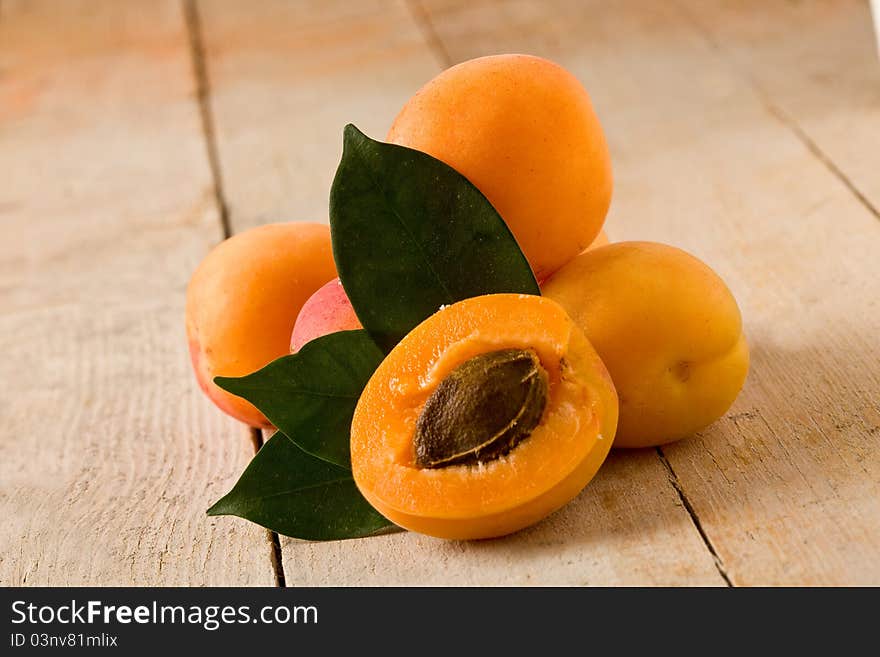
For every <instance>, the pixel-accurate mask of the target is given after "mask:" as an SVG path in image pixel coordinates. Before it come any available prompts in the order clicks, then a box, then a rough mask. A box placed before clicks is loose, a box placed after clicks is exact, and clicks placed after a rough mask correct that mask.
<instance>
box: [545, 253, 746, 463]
mask: <svg viewBox="0 0 880 657" xmlns="http://www.w3.org/2000/svg"><path fill="white" fill-rule="evenodd" d="M543 293H544V295H545V296H547V297H548V298H550V299H553V300H555V301H557V302H559V304H560V305H562V307H563V308H565V309H566V311H567V312H568V314H569V315H570V316H571V317H572V318H573V319H574V320H575V322H577V324H578V325H579V326H580V327H581V328H582V329H583V331H584V333H585V334H586V335H587V337H588V339H589V340H590V342H591V343H592V344H593V346H594V347H595V348H596V351H597V352H598V353H599V355H600V356H601V357H602V360H603V361H604V363H605V365H606V366H607V368H608V371H609V372H610V373H611V378H612V379H613V380H614V385H615V387H616V388H617V393H618V395H619V398H620V424H619V426H618V429H617V437H616V438H615V441H614V446H615V447H648V446H655V445H661V444H663V443H668V442H672V441H675V440H679V439H681V438H684V437H685V436H688V435H690V434H692V433H694V432H695V431H699V430H700V429H702V428H704V427H706V426H708V425H709V424H711V423H712V422H714V421H715V420H716V419H718V418H719V417H721V416H722V415H723V414H724V413H725V412H726V411H727V409H728V408H729V407H730V405H731V404H732V403H733V401H734V399H736V396H737V395H738V394H739V391H740V389H741V388H742V386H743V383H744V382H745V379H746V374H747V373H748V368H749V350H748V346H747V344H746V339H745V336H744V335H743V328H742V317H741V315H740V311H739V307H738V306H737V303H736V300H735V299H734V297H733V295H732V294H731V292H730V290H729V289H728V288H727V286H726V285H725V284H724V281H722V280H721V278H719V276H718V275H717V274H716V273H715V272H713V271H712V270H711V269H710V268H709V267H708V266H707V265H705V264H704V263H703V262H701V261H700V260H698V259H697V258H695V257H694V256H692V255H690V254H688V253H686V252H685V251H682V250H681V249H677V248H675V247H672V246H667V245H665V244H657V243H653V242H618V243H615V244H611V245H608V246H604V247H601V248H598V249H595V250H590V251H587V252H585V253H583V254H581V255H580V256H578V257H577V258H575V259H574V260H572V261H571V262H570V263H568V264H567V265H566V266H565V267H563V268H562V269H560V270H559V271H558V272H556V274H555V275H554V276H553V277H551V278H550V280H549V281H547V282H546V283H545V284H544V286H543Z"/></svg>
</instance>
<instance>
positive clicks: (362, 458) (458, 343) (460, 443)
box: [351, 294, 617, 539]
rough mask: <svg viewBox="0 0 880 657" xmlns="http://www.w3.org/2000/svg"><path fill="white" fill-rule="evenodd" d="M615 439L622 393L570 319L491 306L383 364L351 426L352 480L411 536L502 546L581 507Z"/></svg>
mask: <svg viewBox="0 0 880 657" xmlns="http://www.w3.org/2000/svg"><path fill="white" fill-rule="evenodd" d="M616 426H617V397H616V395H615V393H614V385H613V384H612V383H611V379H610V377H609V376H608V372H607V371H606V369H605V366H604V365H603V364H602V361H601V360H600V359H599V356H598V355H597V354H596V352H595V351H594V350H593V348H592V347H591V346H590V343H589V342H588V341H587V339H586V338H585V337H584V334H583V332H582V331H581V330H580V329H579V328H578V327H577V326H576V325H575V324H574V322H572V320H571V318H569V316H568V315H567V314H566V313H565V311H564V310H563V309H562V308H561V307H560V306H559V305H558V304H557V303H555V302H553V301H551V300H550V299H546V298H542V297H538V296H530V295H519V294H490V295H485V296H480V297H473V298H471V299H466V300H464V301H460V302H458V303H456V304H453V305H451V306H448V307H446V308H443V309H442V310H440V311H438V312H436V313H435V314H434V315H432V316H431V317H429V318H428V319H426V320H425V321H424V322H422V323H421V324H419V325H418V326H417V327H416V328H414V329H413V330H412V331H411V332H410V333H409V334H408V335H407V336H406V337H404V338H403V340H402V341H401V342H400V343H399V344H398V345H397V346H396V347H395V348H394V349H393V350H392V351H391V353H390V354H389V355H388V356H387V357H386V358H385V360H384V361H383V362H382V364H381V365H379V368H378V369H377V370H376V372H375V373H374V374H373V376H372V377H371V379H370V381H369V383H367V386H366V388H365V389H364V392H363V394H362V395H361V398H360V400H359V401H358V405H357V408H356V409H355V413H354V419H353V420H352V424H351V464H352V472H353V474H354V480H355V483H356V484H357V486H358V489H359V490H360V491H361V493H362V494H363V495H364V497H366V498H367V500H368V501H369V502H370V504H372V505H373V507H375V508H376V509H377V510H378V511H379V512H380V513H382V514H383V515H384V516H385V517H387V518H388V519H389V520H391V521H393V522H394V523H396V524H397V525H400V526H401V527H405V528H406V529H411V530H413V531H417V532H421V533H423V534H429V535H431V536H437V537H440V538H450V539H477V538H490V537H493V536H502V535H504V534H509V533H511V532H515V531H517V530H519V529H522V528H523V527H527V526H528V525H531V524H532V523H535V522H537V521H539V520H540V519H542V518H543V517H545V516H547V515H548V514H550V513H552V512H553V511H555V510H556V509H558V508H559V507H561V506H562V505H564V504H565V503H566V502H568V501H569V500H571V499H572V498H573V497H575V496H576V495H577V494H578V493H579V492H580V491H581V489H583V487H584V486H586V485H587V483H588V482H589V481H590V480H591V479H592V478H593V476H594V475H595V474H596V472H597V470H598V469H599V466H600V465H601V464H602V462H603V461H604V460H605V457H606V456H607V454H608V451H609V449H610V447H611V443H612V441H613V439H614V431H615V428H616Z"/></svg>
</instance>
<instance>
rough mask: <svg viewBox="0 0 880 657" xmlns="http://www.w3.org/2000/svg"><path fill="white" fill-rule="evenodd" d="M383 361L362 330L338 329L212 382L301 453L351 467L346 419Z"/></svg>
mask: <svg viewBox="0 0 880 657" xmlns="http://www.w3.org/2000/svg"><path fill="white" fill-rule="evenodd" d="M382 358H383V355H382V352H381V351H380V350H379V348H378V347H377V346H376V344H375V343H374V342H373V341H372V340H371V339H370V336H369V335H367V333H366V331H363V330H358V331H339V332H337V333H331V334H330V335H325V336H324V337H321V338H317V339H315V340H312V341H311V342H309V343H307V344H306V345H304V346H303V348H302V349H300V350H299V351H298V352H297V353H295V354H292V355H290V356H282V357H281V358H279V359H277V360H274V361H272V362H271V363H269V364H268V365H266V366H265V367H264V368H262V369H260V370H257V371H256V372H254V373H253V374H249V375H247V376H243V377H238V378H233V377H222V376H218V377H216V378H215V379H214V382H215V383H216V384H217V385H218V386H220V387H221V388H223V389H224V390H226V391H228V392H231V393H232V394H234V395H238V396H239V397H243V398H244V399H247V400H248V401H249V402H251V403H252V404H253V405H254V406H256V407H257V408H258V409H259V410H260V411H261V412H262V413H263V415H265V416H266V417H267V418H268V419H269V421H270V422H271V423H272V424H274V425H275V426H276V427H277V428H278V430H279V431H281V432H282V433H284V434H286V435H287V436H288V437H289V438H290V439H291V440H292V441H293V442H295V443H296V444H297V445H299V447H300V448H301V449H303V450H305V451H306V452H308V453H309V454H311V455H313V456H317V457H318V458H321V459H324V460H325V461H329V462H330V463H333V464H335V465H338V466H341V467H344V468H351V455H350V452H349V438H350V432H351V418H352V416H353V415H354V409H355V406H357V402H358V398H359V397H360V395H361V392H362V391H363V389H364V386H365V385H366V384H367V381H369V379H370V377H371V376H372V374H373V372H374V371H375V369H376V368H377V367H378V366H379V363H381V362H382Z"/></svg>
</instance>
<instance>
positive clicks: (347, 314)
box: [290, 278, 362, 353]
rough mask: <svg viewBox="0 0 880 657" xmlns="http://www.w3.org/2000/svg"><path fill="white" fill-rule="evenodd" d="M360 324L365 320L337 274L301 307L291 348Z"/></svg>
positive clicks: (294, 328)
mask: <svg viewBox="0 0 880 657" xmlns="http://www.w3.org/2000/svg"><path fill="white" fill-rule="evenodd" d="M359 328H362V327H361V322H360V320H359V319H358V317H357V315H356V314H355V312H354V308H352V307H351V302H350V301H349V300H348V295H346V294H345V289H344V288H343V287H342V283H340V282H339V279H338V278H334V279H333V280H332V281H330V282H329V283H327V284H326V285H324V286H323V287H321V288H320V289H319V290H318V291H317V292H315V293H314V294H313V295H312V296H310V297H309V299H308V301H306V302H305V304H304V305H303V307H302V310H300V311H299V315H298V316H297V318H296V323H295V324H294V325H293V333H292V334H291V336H290V351H291V352H292V353H296V352H297V351H299V350H300V349H301V348H302V346H303V345H304V344H305V343H306V342H311V341H312V340H314V339H315V338H320V337H322V336H324V335H328V334H330V333H335V332H336V331H353V330H355V329H359Z"/></svg>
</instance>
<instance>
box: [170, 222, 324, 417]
mask: <svg viewBox="0 0 880 657" xmlns="http://www.w3.org/2000/svg"><path fill="white" fill-rule="evenodd" d="M334 276H336V267H335V265H334V264H333V253H332V249H331V246H330V228H329V227H328V226H326V225H323V224H317V223H294V222H291V223H278V224H268V225H265V226H259V227H257V228H251V229H250V230H246V231H244V232H242V233H239V234H238V235H235V236H234V237H231V238H229V239H228V240H226V241H224V242H221V243H220V244H218V245H217V246H216V247H215V248H214V249H213V250H212V251H211V252H210V253H209V254H208V255H207V256H206V257H205V259H204V260H203V261H202V263H201V264H200V265H199V266H198V268H197V269H196V271H195V273H194V274H193V276H192V279H191V280H190V283H189V287H188V288H187V293H186V335H187V339H188V341H189V351H190V356H191V358H192V365H193V369H194V370H195V374H196V379H197V380H198V382H199V385H200V386H201V388H202V390H203V391H204V392H205V394H207V395H208V397H210V398H211V400H212V401H213V402H214V403H215V404H217V406H218V407H219V408H220V409H221V410H222V411H224V412H226V413H228V414H229V415H231V416H232V417H234V418H237V419H239V420H241V421H242V422H246V423H247V424H249V425H251V426H257V427H268V426H270V425H269V421H268V420H267V419H266V418H265V417H264V416H263V414H262V413H260V412H259V411H258V410H257V409H256V408H255V407H254V406H253V405H252V404H251V403H250V402H248V401H246V400H244V399H242V398H241V397H236V396H235V395H232V394H230V393H228V392H226V391H224V390H221V389H220V388H219V387H217V386H216V385H215V384H214V377H215V376H244V375H245V374H250V373H251V372H254V371H255V370H258V369H260V368H261V367H263V366H264V365H267V364H268V363H269V362H271V361H273V360H275V359H276V358H280V357H281V356H284V355H286V354H288V353H290V351H289V346H290V334H291V331H292V330H293V324H294V321H295V320H296V316H297V314H298V313H299V311H300V308H301V307H302V305H303V304H304V303H305V301H306V299H308V298H309V297H310V296H311V295H312V293H314V292H315V290H317V289H318V288H319V287H321V286H322V285H323V284H324V283H326V282H327V281H329V280H330V279H331V278H333V277H334Z"/></svg>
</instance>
